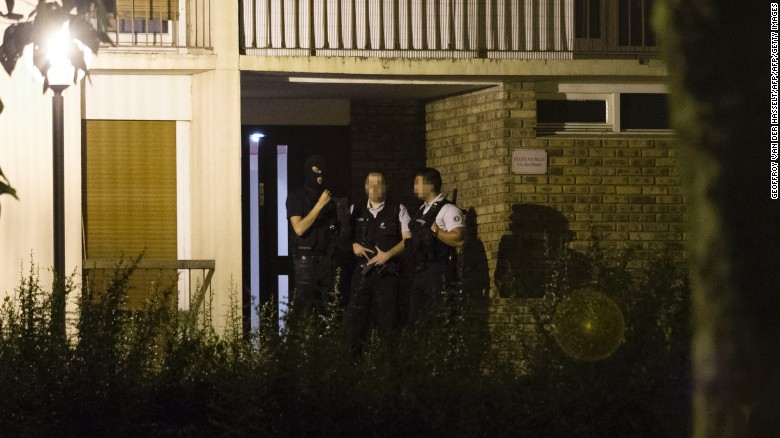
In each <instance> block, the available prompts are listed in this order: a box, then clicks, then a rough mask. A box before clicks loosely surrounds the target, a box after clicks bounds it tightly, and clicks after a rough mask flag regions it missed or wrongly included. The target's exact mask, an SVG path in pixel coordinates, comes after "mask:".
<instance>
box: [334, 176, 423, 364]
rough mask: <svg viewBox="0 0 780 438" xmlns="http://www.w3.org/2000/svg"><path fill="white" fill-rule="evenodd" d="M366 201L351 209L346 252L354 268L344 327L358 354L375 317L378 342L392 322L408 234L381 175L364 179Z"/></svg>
mask: <svg viewBox="0 0 780 438" xmlns="http://www.w3.org/2000/svg"><path fill="white" fill-rule="evenodd" d="M365 190H366V195H367V196H368V199H367V200H366V201H364V202H359V203H356V204H355V205H353V206H352V214H351V219H350V222H351V225H352V238H353V243H352V251H353V253H354V254H355V256H357V257H358V264H357V266H356V267H355V272H354V274H353V276H352V292H351V294H350V300H349V304H348V306H347V314H346V321H345V323H346V328H347V334H348V336H349V338H350V339H349V341H350V342H351V346H352V351H353V352H354V353H357V352H359V350H360V345H361V343H362V341H363V340H364V338H365V336H366V333H367V331H368V328H369V326H370V319H371V318H370V316H371V315H372V313H375V314H376V318H377V325H378V329H379V331H378V333H379V336H380V338H381V337H386V336H387V335H388V334H389V333H390V332H391V331H392V330H393V328H394V326H395V321H396V305H397V303H396V301H397V295H398V278H399V257H398V256H399V255H401V253H402V252H403V250H404V240H406V239H408V238H409V237H410V236H411V233H410V232H409V221H410V217H409V213H408V212H407V211H406V207H404V206H403V204H400V203H398V202H396V201H393V200H388V199H387V185H386V183H385V177H384V175H383V174H382V173H380V172H371V173H369V174H368V176H366V182H365Z"/></svg>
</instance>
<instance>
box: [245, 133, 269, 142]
mask: <svg viewBox="0 0 780 438" xmlns="http://www.w3.org/2000/svg"><path fill="white" fill-rule="evenodd" d="M263 137H265V134H263V133H262V132H255V133H253V134H252V135H250V136H249V139H250V140H252V141H253V142H258V141H260V139H261V138H263Z"/></svg>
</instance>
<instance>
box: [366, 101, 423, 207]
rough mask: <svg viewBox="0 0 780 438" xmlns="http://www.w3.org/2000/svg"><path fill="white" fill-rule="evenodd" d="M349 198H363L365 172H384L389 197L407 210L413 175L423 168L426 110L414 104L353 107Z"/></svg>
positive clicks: (414, 202)
mask: <svg viewBox="0 0 780 438" xmlns="http://www.w3.org/2000/svg"><path fill="white" fill-rule="evenodd" d="M351 112H352V116H351V117H352V123H351V131H352V138H351V141H352V168H351V179H352V184H351V187H352V198H351V199H360V198H364V197H365V194H364V193H365V192H364V188H363V186H364V181H365V178H366V175H367V174H368V172H370V171H372V170H380V171H382V172H384V174H385V177H386V179H387V183H388V189H389V191H390V194H391V195H392V196H394V197H396V199H399V200H401V202H402V203H404V204H405V205H406V206H407V207H408V208H413V207H415V206H416V205H418V204H419V202H418V201H417V200H416V199H415V197H414V192H413V181H414V172H415V170H417V169H418V168H420V167H423V166H425V125H424V120H425V107H424V105H423V104H422V103H420V102H417V101H403V100H400V101H399V100H392V101H376V100H374V101H354V102H353V103H352V109H351Z"/></svg>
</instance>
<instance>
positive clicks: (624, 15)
mask: <svg viewBox="0 0 780 438" xmlns="http://www.w3.org/2000/svg"><path fill="white" fill-rule="evenodd" d="M630 2H631V0H620V2H619V3H618V45H621V46H627V45H629V43H630V42H631V40H630V38H629V32H630V29H631V27H630V23H631V19H630V18H631V15H630V8H631V6H630V5H631V3H630Z"/></svg>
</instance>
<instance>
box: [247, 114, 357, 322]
mask: <svg viewBox="0 0 780 438" xmlns="http://www.w3.org/2000/svg"><path fill="white" fill-rule="evenodd" d="M242 131H243V153H242V160H243V166H242V168H243V169H244V171H243V175H242V179H243V199H244V202H243V204H244V206H243V213H244V218H243V224H244V226H243V230H244V231H243V234H244V238H243V241H244V248H243V251H244V257H243V258H244V269H243V272H244V275H243V276H244V278H243V284H244V287H243V291H244V293H243V304H244V307H243V308H244V327H245V329H247V330H248V329H250V328H255V327H257V325H258V321H259V318H258V316H257V307H258V304H259V305H260V306H271V308H272V309H273V314H274V317H278V316H279V314H280V313H284V312H285V310H286V305H287V301H288V299H289V296H290V294H291V293H292V285H293V284H294V282H293V278H292V275H293V272H292V271H293V269H292V259H291V257H290V249H289V243H290V238H289V236H290V233H291V232H292V230H291V228H290V225H289V222H288V221H287V209H286V207H285V201H286V200H287V194H288V193H289V192H291V191H293V190H296V189H298V188H300V187H302V186H303V178H304V172H303V171H304V169H303V164H304V161H305V160H306V158H307V157H309V156H310V155H314V154H319V155H322V156H323V157H324V158H325V160H326V161H327V163H328V167H329V169H327V170H328V174H327V181H326V183H325V185H326V186H327V188H328V189H329V190H330V191H331V192H332V194H333V195H332V196H333V198H334V200H335V201H336V203H337V205H338V206H339V209H340V211H345V210H346V208H348V207H347V206H348V204H347V197H348V195H349V193H350V187H349V183H350V167H351V166H350V145H349V137H350V130H349V127H348V126H244V127H243V130H242Z"/></svg>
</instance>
